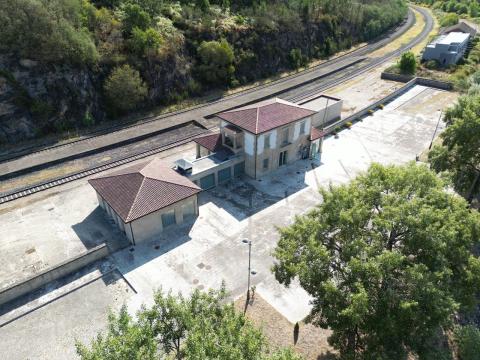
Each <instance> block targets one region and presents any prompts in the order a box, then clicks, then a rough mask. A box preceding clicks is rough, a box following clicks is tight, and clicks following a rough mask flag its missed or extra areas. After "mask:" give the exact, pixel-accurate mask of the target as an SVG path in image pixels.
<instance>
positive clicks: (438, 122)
mask: <svg viewBox="0 0 480 360" xmlns="http://www.w3.org/2000/svg"><path fill="white" fill-rule="evenodd" d="M442 115H443V110H441V111H440V116H439V117H438V121H437V126H435V131H434V132H433V136H432V141H430V146H429V147H428V150H431V149H432V145H433V140H435V135H437V130H438V125H440V120H442Z"/></svg>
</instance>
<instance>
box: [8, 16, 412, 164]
mask: <svg viewBox="0 0 480 360" xmlns="http://www.w3.org/2000/svg"><path fill="white" fill-rule="evenodd" d="M414 24H415V16H414V14H413V12H412V11H411V10H410V11H409V13H408V17H407V20H406V21H405V22H404V23H403V24H401V25H399V26H398V27H397V28H395V29H393V30H390V32H389V34H395V35H394V36H393V37H388V36H387V37H386V38H382V39H381V40H379V41H378V42H375V43H372V44H365V45H363V46H361V47H359V48H356V49H355V50H351V51H348V52H345V53H344V54H342V55H340V56H337V57H335V58H333V59H330V60H327V61H324V62H322V63H321V64H318V65H316V66H313V67H311V68H308V69H306V70H303V71H301V72H299V73H295V74H291V75H288V76H285V77H283V78H281V79H278V80H275V81H272V82H270V83H266V84H262V85H257V86H254V87H252V88H250V89H247V90H245V91H241V92H238V93H236V94H232V95H228V96H225V97H221V98H219V99H217V100H214V101H210V102H207V103H204V104H200V105H197V106H193V107H189V108H187V109H184V110H178V111H174V112H169V113H165V114H162V115H153V116H146V117H144V118H140V119H136V120H135V122H134V123H132V124H130V125H125V124H124V125H117V126H111V127H108V128H106V129H101V130H99V131H94V132H91V133H89V134H88V135H86V136H84V137H82V138H80V139H77V140H73V141H69V142H66V143H63V144H57V145H53V146H48V147H45V148H41V149H37V150H32V151H28V153H25V152H23V151H22V152H20V153H19V152H17V153H16V154H13V155H12V156H3V157H0V164H2V163H6V162H9V161H12V160H15V159H19V158H24V157H26V156H29V155H33V154H38V153H43V152H48V151H51V150H53V149H58V148H62V147H68V146H70V145H72V144H75V143H79V142H84V141H87V140H89V139H92V138H98V137H101V136H106V135H111V134H112V133H115V132H118V131H122V130H125V129H129V128H135V127H138V126H140V125H144V124H147V123H150V122H154V121H158V120H161V119H163V118H166V117H170V116H175V115H179V114H182V113H185V112H188V111H191V110H195V109H201V108H205V107H207V106H210V105H212V104H214V103H219V102H222V101H225V100H228V99H235V98H237V97H239V96H243V95H245V94H249V93H252V92H255V91H258V90H260V89H264V88H268V87H272V86H275V85H278V84H281V83H285V82H286V81H289V80H291V79H292V78H295V77H298V76H300V75H304V74H308V73H311V72H314V71H316V70H317V69H318V68H320V67H324V66H326V65H329V64H332V63H335V62H338V61H339V60H342V59H345V58H348V57H354V56H362V55H365V54H368V53H370V52H372V51H375V50H377V49H379V48H381V47H383V46H384V45H385V44H387V43H389V42H390V41H392V39H395V38H397V37H399V36H401V35H403V34H404V33H405V32H406V31H408V30H409V29H410V28H411V27H412V26H413V25H414ZM383 37H385V35H384V36H383ZM241 105H242V104H239V106H241ZM212 115H213V114H212Z"/></svg>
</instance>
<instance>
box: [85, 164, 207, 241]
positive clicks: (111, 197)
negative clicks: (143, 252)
mask: <svg viewBox="0 0 480 360" xmlns="http://www.w3.org/2000/svg"><path fill="white" fill-rule="evenodd" d="M88 182H89V183H90V185H91V186H92V187H93V188H94V189H95V191H96V192H97V198H98V203H99V205H100V207H101V208H102V209H104V210H105V212H106V213H107V214H108V216H109V217H110V218H111V219H112V220H113V221H114V223H115V224H116V225H117V227H118V228H119V229H120V230H121V231H122V232H124V233H125V235H126V237H127V238H128V239H129V241H130V243H131V244H132V245H136V244H138V243H141V242H143V241H145V240H149V239H153V238H155V237H156V236H159V235H160V233H161V232H162V231H163V230H164V229H165V228H168V227H170V226H174V225H176V224H181V223H183V222H184V221H186V220H188V219H191V218H194V217H196V216H197V215H198V199H197V194H198V193H199V192H200V191H201V189H200V188H199V187H198V186H197V185H195V184H194V183H192V182H191V181H190V180H188V179H187V178H186V177H184V176H182V175H180V174H178V173H177V172H176V171H175V170H173V169H172V168H171V167H170V166H168V165H167V164H165V163H164V162H162V161H161V160H158V159H155V160H153V161H150V162H147V163H142V164H138V165H134V166H131V167H128V168H126V169H123V170H120V171H117V172H114V173H112V174H109V175H106V176H102V177H99V178H95V179H91V180H89V181H88Z"/></svg>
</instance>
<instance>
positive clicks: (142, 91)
mask: <svg viewBox="0 0 480 360" xmlns="http://www.w3.org/2000/svg"><path fill="white" fill-rule="evenodd" d="M104 90H105V95H106V97H107V100H108V102H109V104H110V106H111V107H112V110H113V111H114V112H117V111H119V112H127V111H128V110H131V109H133V108H135V106H137V105H138V103H140V102H141V101H142V100H144V99H145V97H146V96H147V86H146V85H145V83H144V82H143V80H142V79H141V77H140V74H139V73H138V71H137V70H135V69H132V68H131V67H130V66H129V65H123V66H117V67H116V68H115V69H113V71H112V72H111V73H110V75H109V77H108V78H107V80H106V81H105V84H104Z"/></svg>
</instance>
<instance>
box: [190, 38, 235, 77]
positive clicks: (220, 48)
mask: <svg viewBox="0 0 480 360" xmlns="http://www.w3.org/2000/svg"><path fill="white" fill-rule="evenodd" d="M197 51H198V56H199V57H200V62H201V64H200V65H199V66H198V69H197V70H198V75H199V77H200V78H202V79H203V80H204V81H205V82H207V83H209V84H211V85H229V84H230V83H231V81H232V80H233V74H234V73H235V67H234V66H233V61H234V59H235V57H234V54H233V49H232V47H231V46H230V44H229V43H228V42H227V40H225V39H224V40H221V41H203V42H202V43H201V44H200V46H199V47H198V50H197Z"/></svg>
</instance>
